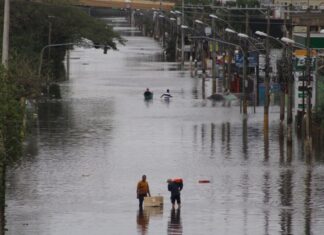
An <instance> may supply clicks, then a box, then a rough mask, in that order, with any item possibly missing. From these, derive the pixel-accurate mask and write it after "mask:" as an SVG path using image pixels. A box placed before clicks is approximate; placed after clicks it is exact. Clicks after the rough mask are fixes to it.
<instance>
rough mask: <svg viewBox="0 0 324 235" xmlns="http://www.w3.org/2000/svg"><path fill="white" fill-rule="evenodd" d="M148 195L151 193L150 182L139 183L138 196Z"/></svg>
mask: <svg viewBox="0 0 324 235" xmlns="http://www.w3.org/2000/svg"><path fill="white" fill-rule="evenodd" d="M148 193H150V188H149V185H148V182H147V181H143V180H141V181H139V182H138V183H137V194H139V195H147V194H148Z"/></svg>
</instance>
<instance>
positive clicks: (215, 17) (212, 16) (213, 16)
mask: <svg viewBox="0 0 324 235" xmlns="http://www.w3.org/2000/svg"><path fill="white" fill-rule="evenodd" d="M209 17H210V18H212V19H219V18H218V16H215V15H213V14H210V15H209Z"/></svg>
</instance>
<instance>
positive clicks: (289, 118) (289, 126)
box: [286, 6, 294, 145]
mask: <svg viewBox="0 0 324 235" xmlns="http://www.w3.org/2000/svg"><path fill="white" fill-rule="evenodd" d="M288 19H289V22H290V23H289V32H288V36H289V38H292V26H291V19H290V6H289V8H288ZM286 28H287V26H286ZM287 60H288V76H287V79H288V81H287V93H288V99H287V144H288V145H291V143H292V122H293V115H292V106H293V105H292V104H293V103H292V99H293V84H294V79H293V74H292V46H291V44H289V47H288V58H287Z"/></svg>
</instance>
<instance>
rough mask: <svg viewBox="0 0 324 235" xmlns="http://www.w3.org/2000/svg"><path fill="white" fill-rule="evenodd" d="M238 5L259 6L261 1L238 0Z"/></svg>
mask: <svg viewBox="0 0 324 235" xmlns="http://www.w3.org/2000/svg"><path fill="white" fill-rule="evenodd" d="M236 4H237V6H239V7H259V6H260V2H259V1H258V0H237V1H236Z"/></svg>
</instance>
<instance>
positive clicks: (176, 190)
mask: <svg viewBox="0 0 324 235" xmlns="http://www.w3.org/2000/svg"><path fill="white" fill-rule="evenodd" d="M182 188H183V182H182V180H179V181H175V180H171V179H168V190H169V191H170V192H171V198H170V199H171V203H172V208H174V206H175V202H177V204H178V208H180V206H181V197H180V191H181V190H182Z"/></svg>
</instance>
